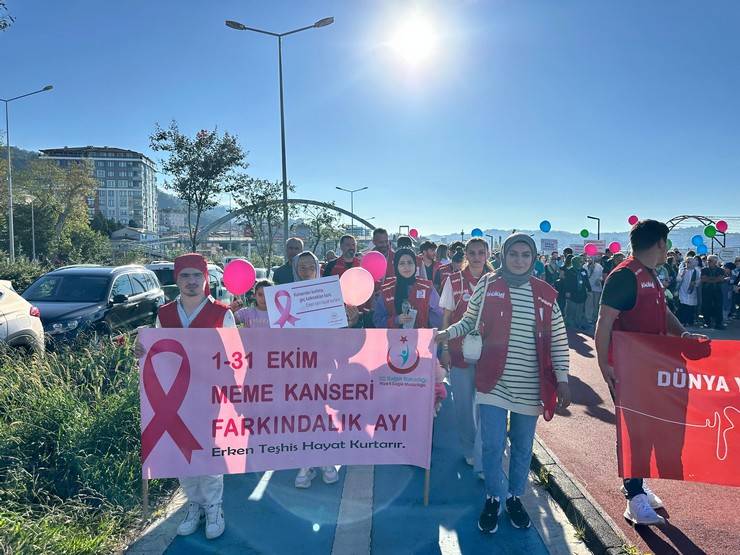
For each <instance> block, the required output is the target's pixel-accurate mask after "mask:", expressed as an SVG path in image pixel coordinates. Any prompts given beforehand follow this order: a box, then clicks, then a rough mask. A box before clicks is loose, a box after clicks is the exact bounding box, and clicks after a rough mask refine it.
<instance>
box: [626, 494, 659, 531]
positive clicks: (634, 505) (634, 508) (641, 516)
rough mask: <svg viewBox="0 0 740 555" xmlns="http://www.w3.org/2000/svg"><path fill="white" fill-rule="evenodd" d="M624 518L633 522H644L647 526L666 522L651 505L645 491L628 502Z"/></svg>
mask: <svg viewBox="0 0 740 555" xmlns="http://www.w3.org/2000/svg"><path fill="white" fill-rule="evenodd" d="M624 518H626V519H627V520H629V521H630V522H632V523H633V524H644V525H645V526H650V525H654V524H657V525H663V524H665V519H664V518H663V517H662V516H660V515H659V514H658V513H656V512H655V509H653V508H652V507H651V506H650V503H649V501H648V496H647V495H646V494H644V493H641V494H640V495H635V496H634V497H633V498H632V499H630V500H629V501H628V502H627V509H626V510H625V511H624Z"/></svg>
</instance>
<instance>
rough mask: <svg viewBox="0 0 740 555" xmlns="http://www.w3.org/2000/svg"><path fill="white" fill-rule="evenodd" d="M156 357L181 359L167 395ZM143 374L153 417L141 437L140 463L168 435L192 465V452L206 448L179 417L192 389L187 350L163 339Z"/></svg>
mask: <svg viewBox="0 0 740 555" xmlns="http://www.w3.org/2000/svg"><path fill="white" fill-rule="evenodd" d="M157 353H174V354H176V355H180V357H181V358H182V361H181V362H180V368H178V370H177V376H175V381H174V383H173V384H172V387H170V389H169V391H168V392H167V393H165V391H164V389H163V388H162V384H160V383H159V379H158V378H157V374H156V373H155V372H154V364H153V363H152V357H153V356H154V355H156V354H157ZM142 374H143V376H142V381H143V382H144V391H145V392H146V396H147V399H149V404H150V405H151V406H152V410H153V411H154V416H153V417H152V419H151V420H150V421H149V424H147V426H146V428H144V431H143V432H142V433H141V462H142V463H143V462H144V461H145V460H146V459H147V457H148V456H149V454H150V453H151V452H152V449H154V446H155V445H156V444H157V442H158V441H159V439H160V438H161V437H162V436H163V435H164V433H165V432H167V433H169V434H170V437H171V438H172V440H173V441H174V442H175V444H176V445H177V447H178V448H179V449H180V451H181V452H182V454H183V456H184V457H185V458H186V459H187V461H188V462H190V459H191V457H192V456H193V451H198V450H201V449H203V447H201V446H200V443H198V440H197V439H195V437H193V434H192V433H191V432H190V430H189V429H188V427H187V425H186V424H185V422H183V421H182V418H180V415H179V414H177V411H178V410H179V408H180V405H182V402H183V401H184V400H185V394H186V393H187V392H188V386H189V385H190V361H189V360H188V354H187V353H186V352H185V348H184V347H183V346H182V345H181V344H180V343H179V342H178V341H175V340H174V339H160V340H159V341H157V342H156V343H155V344H154V345H152V346H151V348H150V349H149V353H147V356H146V361H145V362H144V371H143V373H142Z"/></svg>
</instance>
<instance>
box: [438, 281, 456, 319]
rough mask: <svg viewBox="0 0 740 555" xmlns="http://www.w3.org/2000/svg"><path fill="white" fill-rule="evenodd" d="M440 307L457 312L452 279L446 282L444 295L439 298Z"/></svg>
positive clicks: (443, 288) (443, 290)
mask: <svg viewBox="0 0 740 555" xmlns="http://www.w3.org/2000/svg"><path fill="white" fill-rule="evenodd" d="M439 307H440V308H443V309H445V310H449V311H450V312H453V311H454V310H455V298H454V296H453V295H452V284H451V283H450V278H447V280H446V281H445V284H444V287H442V295H441V296H440V297H439Z"/></svg>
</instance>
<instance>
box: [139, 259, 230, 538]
mask: <svg viewBox="0 0 740 555" xmlns="http://www.w3.org/2000/svg"><path fill="white" fill-rule="evenodd" d="M174 278H175V283H176V284H177V287H178V289H179V290H180V295H179V296H178V297H177V298H176V299H175V300H174V301H172V302H169V303H167V304H165V305H162V306H161V307H160V308H159V312H158V314H157V320H156V324H155V326H156V327H158V328H235V327H236V322H235V321H234V315H233V314H232V312H231V310H229V307H227V306H226V305H224V304H222V303H220V302H219V301H216V300H214V299H213V297H211V296H210V295H207V293H206V291H207V289H208V263H207V262H206V259H205V258H204V257H203V256H202V255H200V254H197V253H190V254H184V255H182V256H178V257H177V258H175V269H174ZM134 353H135V354H136V356H137V357H139V358H141V357H143V356H145V355H146V351H145V350H144V348H143V346H142V345H141V344H140V343H138V342H137V344H136V348H135V350H134ZM145 379H146V378H145ZM142 443H143V442H142ZM180 487H182V489H183V491H184V492H185V496H186V497H187V499H188V509H187V512H186V513H185V518H184V519H183V521H182V522H181V523H180V525H179V526H178V527H177V534H178V535H180V536H188V535H190V534H193V533H194V532H195V531H196V530H197V529H198V527H199V526H200V522H201V521H202V520H203V517H204V516H205V520H206V530H205V532H206V538H208V539H209V540H211V539H214V538H217V537H219V536H220V535H221V534H223V533H224V529H225V527H226V524H225V521H224V513H223V509H222V500H223V493H224V477H223V475H221V474H218V475H213V476H190V477H187V478H180Z"/></svg>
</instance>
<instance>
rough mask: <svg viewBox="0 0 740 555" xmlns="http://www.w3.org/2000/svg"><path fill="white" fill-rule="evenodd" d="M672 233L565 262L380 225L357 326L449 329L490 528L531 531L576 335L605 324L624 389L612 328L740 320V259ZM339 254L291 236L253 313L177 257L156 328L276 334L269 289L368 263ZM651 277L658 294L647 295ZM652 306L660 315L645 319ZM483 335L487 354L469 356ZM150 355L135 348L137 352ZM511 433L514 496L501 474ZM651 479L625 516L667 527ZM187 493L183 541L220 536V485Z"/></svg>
mask: <svg viewBox="0 0 740 555" xmlns="http://www.w3.org/2000/svg"><path fill="white" fill-rule="evenodd" d="M667 236H668V228H667V227H666V226H665V225H664V224H660V223H659V222H655V221H652V220H646V221H643V222H639V223H638V224H636V225H635V226H633V228H632V231H631V235H630V242H631V247H632V255H631V256H629V257H626V256H625V254H623V253H621V252H616V253H610V252H608V251H607V252H606V253H604V254H603V255H600V256H586V255H583V254H576V253H574V252H572V250H571V249H565V250H564V251H563V253H562V255H561V254H560V253H559V252H551V253H549V254H541V253H538V250H537V247H536V245H535V243H534V241H533V239H532V238H531V237H530V236H529V235H526V234H522V233H514V234H513V235H511V236H510V237H508V238H507V239H506V241H505V242H504V243H503V245H502V246H501V249H500V251H499V252H495V253H491V252H490V247H489V244H488V243H487V242H486V241H485V240H484V239H482V238H477V237H475V238H472V239H470V240H468V241H467V242H465V243H463V242H461V241H457V242H453V243H451V244H449V245H445V244H441V245H438V244H435V243H434V242H432V241H423V242H421V243H420V244H419V245H418V247H417V248H416V249H414V241H413V240H412V239H411V238H410V237H408V236H400V237H398V238H397V240H396V242H395V245H392V244H391V241H390V238H389V235H388V233H387V231H386V230H384V229H381V228H378V229H375V230H374V232H373V236H372V244H373V246H372V249H373V250H375V251H377V252H380V253H381V254H383V255H384V256H385V258H386V260H387V269H386V275H385V278H384V279H382V280H380V281H379V282H377V284H376V289H375V293H374V295H373V297H372V298H371V299H370V300H369V301H368V302H367V303H365V304H364V305H363V306H359V307H354V306H346V311H347V321H348V325H349V327H359V328H362V327H375V328H408V329H413V328H437V329H438V330H439V331H438V332H437V334H436V338H435V340H436V342H437V343H438V349H439V351H438V355H439V361H440V364H441V368H440V369H442V368H443V369H444V370H443V371H441V373H440V375H439V376H438V379H439V381H440V382H441V381H442V378H444V377H446V378H447V380H445V381H446V382H447V383H449V386H450V390H451V394H452V402H453V407H454V415H455V423H456V427H457V432H458V436H459V439H460V448H461V457H462V458H464V460H465V462H466V463H467V464H469V465H470V466H471V467H473V468H472V470H473V471H474V472H475V473H477V475H478V476H479V477H480V478H481V479H483V480H484V483H485V490H486V499H485V503H484V506H483V509H482V512H481V514H480V517H479V520H478V527H479V528H480V530H481V531H483V532H487V533H493V532H495V531H496V529H497V527H498V519H499V515H501V514H502V513H503V510H504V508H505V510H506V513H507V515H508V516H509V519H510V520H511V523H512V525H513V526H514V527H517V528H528V527H529V526H530V524H531V520H530V518H529V515H527V512H526V511H525V509H524V507H523V506H522V503H521V501H520V496H521V495H522V494H523V493H524V490H525V487H526V483H527V473H528V469H529V461H530V459H531V456H532V442H533V437H534V433H535V428H536V425H537V422H538V419H539V417H540V416H543V418H544V419H545V420H549V419H551V418H553V416H554V415H555V414H556V412H557V411H558V409H564V408H565V407H567V406H568V405H569V403H570V390H569V386H568V379H569V378H568V369H569V348H568V337H567V333H566V328H571V329H573V330H576V331H587V330H589V329H591V330H593V328H594V327H596V346H597V351H598V354H599V366H600V368H601V370H602V374H603V375H604V379H605V380H606V382H607V384H609V387H610V389H611V391H614V389H613V388H614V375H613V370H612V368H611V361H610V359H609V356H608V351H609V342H610V334H611V330H612V328H613V329H622V330H628V331H641V332H644V333H662V334H666V333H669V334H673V335H680V336H682V337H691V338H694V339H702V338H703V336H700V335H697V334H691V333H690V332H688V331H687V330H686V328H685V326H690V325H693V324H695V323H696V322H697V318H701V321H702V323H703V324H704V325H705V326H708V325H714V326H715V327H721V326H722V325H723V323H724V321H725V320H726V319H727V318H730V317H731V316H733V315H734V317H738V314H739V312H738V310H737V303H738V297H739V295H738V279H739V277H738V271H739V270H740V258H739V259H737V260H736V261H735V263H734V264H726V265H724V267H721V266H720V265H719V264H718V259H717V257H716V256H713V255H710V256H708V257H702V256H698V255H697V254H696V253H693V252H689V253H687V254H686V255H685V256H683V255H681V253H680V252H678V251H677V250H674V251H672V252H670V253H669V252H668V249H667ZM339 250H340V252H339V253H338V254H335V253H333V252H332V253H327V257H326V260H325V261H323V262H322V261H320V260H319V259H318V258H317V257H316V255H315V254H314V253H312V252H310V251H308V250H305V249H304V245H303V242H302V241H301V239H299V238H295V237H294V238H290V239H288V241H287V242H286V248H285V252H286V257H285V263H284V264H283V265H281V266H280V267H278V268H276V269H274V271H273V273H272V280H267V279H264V280H260V281H258V282H257V283H256V284H255V286H254V288H253V291H252V293H253V296H254V299H255V305H254V306H242V304H241V303H240V302H239V301H235V302H234V303H233V304H232V305H231V307H226V306H224V305H221V304H220V303H218V302H217V301H214V300H213V299H212V298H211V297H210V296H208V295H207V293H205V292H204V284H205V276H207V270H206V266H205V259H203V257H201V256H200V255H196V254H190V255H184V256H182V257H179V258H178V259H177V260H176V261H175V279H176V283H177V285H178V287H179V289H180V296H179V297H178V298H177V299H176V300H175V301H173V302H172V303H169V304H168V305H165V306H164V307H162V309H161V310H160V318H158V320H157V326H162V327H233V326H237V325H242V326H245V327H250V328H266V327H270V323H269V319H268V317H267V306H266V303H265V296H264V288H265V287H268V286H271V285H273V284H285V283H291V282H296V281H303V280H310V279H316V278H318V277H321V276H324V277H325V276H341V275H342V274H343V273H344V272H346V271H347V270H348V269H350V268H354V267H357V266H360V265H361V262H362V253H358V249H357V241H356V239H355V238H354V237H352V236H351V235H345V236H343V237H342V238H341V239H340V241H339ZM645 279H647V280H649V283H650V284H651V285H649V286H642V287H639V288H638V282H640V280H645ZM648 296H651V297H650V299H647V297H648ZM653 297H654V298H653ZM646 299H647V300H646ZM651 303H652V305H655V306H653V307H652V308H650V309H649V310H651V311H653V312H654V314H653V313H651V316H650V318H648V319H647V320H646V319H645V314H646V313H647V311H648V308H647V307H648V306H649V305H650V304H651ZM655 307H657V309H656V308H655ZM697 307H701V311H700V312H699V311H698V310H697ZM656 310H657V312H656ZM232 311H233V314H232ZM674 312H675V313H676V314H677V316H676V315H674ZM645 321H649V322H651V324H650V325H651V326H652V327H650V326H648V327H646V324H645ZM648 328H649V329H648ZM475 337H477V338H479V341H478V351H476V350H475V348H474V347H471V345H474V344H475V342H474V340H473V338H475ZM469 340H470V342H469V344H468V347H466V346H465V343H464V342H465V341H469ZM471 349H472V352H473V353H474V354H473V355H471V354H470V352H471ZM142 353H143V351H142V348H141V347H140V345H137V355H139V356H141V355H142ZM435 391H436V392H437V395H438V399H441V398H442V397H444V396H445V395H446V389H445V387H444V386H442V385H441V384H437V387H436V388H435ZM507 437H508V439H509V441H510V442H511V453H510V468H509V479H508V487H507V486H506V485H505V480H504V474H503V468H502V458H503V453H504V449H505V445H506V440H507ZM319 470H320V472H321V477H322V479H323V481H324V482H326V483H329V484H330V483H335V482H336V481H337V480H338V475H337V470H336V467H335V466H326V467H322V468H321V469H319ZM317 475H318V473H317V472H316V469H312V468H302V469H299V470H298V473H297V475H296V478H295V486H296V487H297V488H308V487H310V485H311V481H312V480H313V479H314V478H315V477H316V476H317ZM641 478H642V477H634V478H630V479H626V480H625V481H624V483H623V492H624V494H625V497H626V499H627V510H626V511H625V517H627V518H629V519H630V520H632V521H633V522H635V523H641V524H655V523H659V522H660V517H659V516H658V515H657V514H656V513H655V511H654V509H655V508H656V507H659V506H662V501H661V500H660V499H659V498H658V497H657V495H655V494H654V493H653V492H652V491H651V490H650V489H649V488H647V485H646V484H644V483H643V481H642V480H641ZM181 484H182V487H183V489H184V491H185V493H186V495H187V497H188V501H189V506H188V512H187V514H186V517H185V519H184V521H183V522H182V524H181V525H180V527H179V528H178V533H179V534H182V535H187V534H191V533H193V532H195V531H196V530H197V528H198V526H199V523H200V521H201V519H202V518H203V517H205V519H206V536H207V537H209V538H214V537H218V536H219V535H221V533H223V530H224V526H225V524H224V519H223V511H222V509H221V497H222V493H223V479H222V477H219V476H206V477H201V478H184V479H182V480H181Z"/></svg>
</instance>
